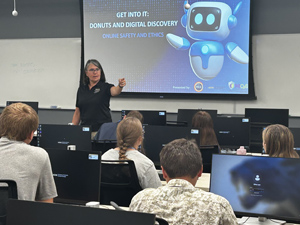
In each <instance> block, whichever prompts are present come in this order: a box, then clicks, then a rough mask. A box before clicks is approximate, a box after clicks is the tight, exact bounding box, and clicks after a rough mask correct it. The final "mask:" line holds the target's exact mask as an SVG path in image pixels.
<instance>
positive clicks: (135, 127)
mask: <svg viewBox="0 0 300 225" xmlns="http://www.w3.org/2000/svg"><path fill="white" fill-rule="evenodd" d="M142 141H143V128H142V124H141V122H140V121H139V120H138V119H137V118H135V117H129V118H125V119H124V120H122V121H121V122H120V123H119V124H118V127H117V145H118V147H119V148H120V151H119V159H120V160H125V159H127V157H126V151H127V149H128V148H135V149H137V147H138V146H139V145H140V144H141V143H142Z"/></svg>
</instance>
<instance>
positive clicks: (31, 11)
mask: <svg viewBox="0 0 300 225" xmlns="http://www.w3.org/2000/svg"><path fill="white" fill-rule="evenodd" d="M252 6H253V8H252V12H253V17H252V18H253V23H252V33H253V38H252V44H253V71H254V72H253V73H254V83H255V91H256V96H257V100H253V101H229V100H222V101H221V100H189V99H185V100H175V99H171V100H170V99H125V98H113V99H112V101H111V109H112V110H114V111H118V110H121V109H165V110H167V111H168V112H177V109H178V108H204V109H218V113H221V114H232V113H233V114H235V113H237V114H243V113H244V108H245V107H268V108H289V109H290V115H292V116H299V115H300V104H297V103H296V104H295V99H296V96H297V92H298V90H297V89H298V80H299V78H298V71H300V63H298V61H299V57H300V56H299V47H300V37H299V36H300V23H298V21H300V14H299V13H298V11H299V10H298V9H299V7H300V1H298V0H284V1H283V0H253V4H252ZM12 10H13V1H12V0H3V1H1V2H0V29H1V31H2V32H1V33H0V59H1V64H0V71H2V73H3V74H2V75H1V76H0V85H1V87H0V105H2V106H3V105H5V101H6V100H34V99H32V98H33V97H34V96H36V99H38V100H39V102H40V107H43V108H48V107H50V106H52V105H58V106H61V107H62V108H67V109H74V107H75V106H74V105H75V97H76V93H75V92H76V89H77V86H78V83H79V80H78V79H79V73H80V68H79V62H80V60H81V58H80V57H81V55H80V47H81V42H80V37H81V30H80V26H81V24H80V8H79V0H23V1H18V0H17V11H18V12H19V15H18V16H17V17H13V16H12V15H11V11H12ZM21 54H22V55H21ZM20 56H22V57H20ZM14 71H17V75H18V76H19V77H18V79H16V80H14V76H16V73H14ZM21 78H23V79H24V80H22V81H20V79H21ZM34 81H36V82H34ZM128 82H129V81H128ZM37 84H38V87H37ZM18 85H20V86H18ZM24 85H25V86H26V89H25V90H26V91H20V90H22V88H24ZM39 88H41V89H39ZM28 93H31V96H26V94H28ZM29 98H31V99H29Z"/></svg>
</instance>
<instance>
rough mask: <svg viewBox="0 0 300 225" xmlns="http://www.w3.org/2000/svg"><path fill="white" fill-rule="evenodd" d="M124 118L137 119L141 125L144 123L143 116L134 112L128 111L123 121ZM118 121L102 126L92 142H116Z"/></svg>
mask: <svg viewBox="0 0 300 225" xmlns="http://www.w3.org/2000/svg"><path fill="white" fill-rule="evenodd" d="M126 117H135V118H138V119H139V120H140V121H141V123H143V122H144V117H143V115H142V114H141V113H140V112H139V111H136V110H132V111H130V112H129V113H128V114H127V115H125V116H124V118H123V119H125V118H126ZM120 121H121V120H120ZM120 121H118V122H115V123H114V122H111V123H104V124H102V126H101V127H100V129H99V130H98V132H97V134H96V135H95V137H94V140H101V141H103V140H117V135H116V130H117V126H118V124H119V123H120Z"/></svg>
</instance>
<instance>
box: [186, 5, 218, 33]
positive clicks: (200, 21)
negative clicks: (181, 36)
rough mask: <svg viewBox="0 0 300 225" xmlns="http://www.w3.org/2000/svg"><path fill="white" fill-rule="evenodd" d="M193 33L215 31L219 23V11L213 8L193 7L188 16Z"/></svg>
mask: <svg viewBox="0 0 300 225" xmlns="http://www.w3.org/2000/svg"><path fill="white" fill-rule="evenodd" d="M189 22H190V29H191V30H193V31H217V30H218V29H219V28H220V23H221V10H220V9H219V8H215V7H195V8H193V9H192V10H191V14H190V21H189Z"/></svg>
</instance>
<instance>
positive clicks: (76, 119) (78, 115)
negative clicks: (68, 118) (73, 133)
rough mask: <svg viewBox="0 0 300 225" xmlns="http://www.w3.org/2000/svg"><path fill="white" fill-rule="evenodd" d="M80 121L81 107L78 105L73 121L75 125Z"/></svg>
mask: <svg viewBox="0 0 300 225" xmlns="http://www.w3.org/2000/svg"><path fill="white" fill-rule="evenodd" d="M79 122H80V109H79V108H78V107H76V109H75V112H74V115H73V119H72V123H73V124H74V125H78V124H79Z"/></svg>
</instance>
